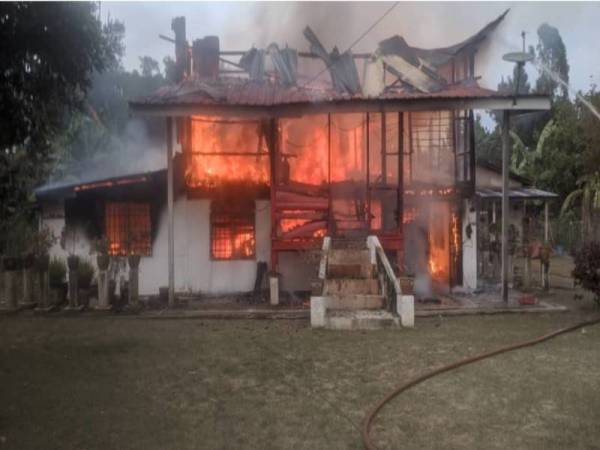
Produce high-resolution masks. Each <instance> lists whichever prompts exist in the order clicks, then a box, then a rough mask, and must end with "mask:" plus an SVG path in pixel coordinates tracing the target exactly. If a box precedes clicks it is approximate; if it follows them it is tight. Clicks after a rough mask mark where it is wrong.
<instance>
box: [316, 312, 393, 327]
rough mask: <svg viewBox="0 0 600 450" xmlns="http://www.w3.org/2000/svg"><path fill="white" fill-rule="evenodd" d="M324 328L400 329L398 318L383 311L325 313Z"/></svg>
mask: <svg viewBox="0 0 600 450" xmlns="http://www.w3.org/2000/svg"><path fill="white" fill-rule="evenodd" d="M325 327H326V328H330V329H333V330H379V329H382V328H400V318H399V317H397V316H395V315H393V314H392V313H390V312H388V311H384V310H376V311H373V310H355V311H330V310H328V311H327V316H326V318H325Z"/></svg>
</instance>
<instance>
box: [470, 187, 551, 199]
mask: <svg viewBox="0 0 600 450" xmlns="http://www.w3.org/2000/svg"><path fill="white" fill-rule="evenodd" d="M475 195H477V197H480V198H502V190H501V189H491V188H478V189H477V190H476V191H475ZM508 196H509V197H510V198H512V199H534V198H542V199H543V198H556V197H558V195H557V194H555V193H554V192H548V191H543V190H541V189H536V188H513V189H510V190H509V191H508Z"/></svg>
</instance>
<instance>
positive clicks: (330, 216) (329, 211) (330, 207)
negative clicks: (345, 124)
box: [327, 114, 334, 236]
mask: <svg viewBox="0 0 600 450" xmlns="http://www.w3.org/2000/svg"><path fill="white" fill-rule="evenodd" d="M327 186H328V191H329V195H328V200H327V201H328V206H327V234H328V235H329V236H332V235H333V225H334V222H333V202H332V199H331V196H332V190H331V114H327Z"/></svg>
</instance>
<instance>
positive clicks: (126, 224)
mask: <svg viewBox="0 0 600 450" xmlns="http://www.w3.org/2000/svg"><path fill="white" fill-rule="evenodd" d="M105 232H106V238H107V240H108V245H109V253H110V254H111V255H131V254H137V255H143V256H149V255H150V253H151V241H150V204H149V203H144V202H107V203H106V205H105Z"/></svg>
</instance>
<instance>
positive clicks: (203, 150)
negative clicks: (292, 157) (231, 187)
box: [185, 116, 269, 189]
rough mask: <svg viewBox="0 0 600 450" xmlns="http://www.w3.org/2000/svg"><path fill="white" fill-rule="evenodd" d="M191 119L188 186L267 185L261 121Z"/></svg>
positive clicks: (197, 117)
mask: <svg viewBox="0 0 600 450" xmlns="http://www.w3.org/2000/svg"><path fill="white" fill-rule="evenodd" d="M190 122H191V123H190V135H189V141H190V142H189V148H188V149H187V151H186V153H187V164H186V172H185V180H186V185H187V186H188V187H191V188H204V189H215V188H217V187H220V186H223V185H224V184H228V183H240V184H251V185H268V184H269V151H268V146H267V139H266V130H265V125H264V124H263V123H262V122H260V121H249V120H224V119H215V120H212V119H208V118H204V117H200V116H194V117H192V119H191V121H190Z"/></svg>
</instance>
